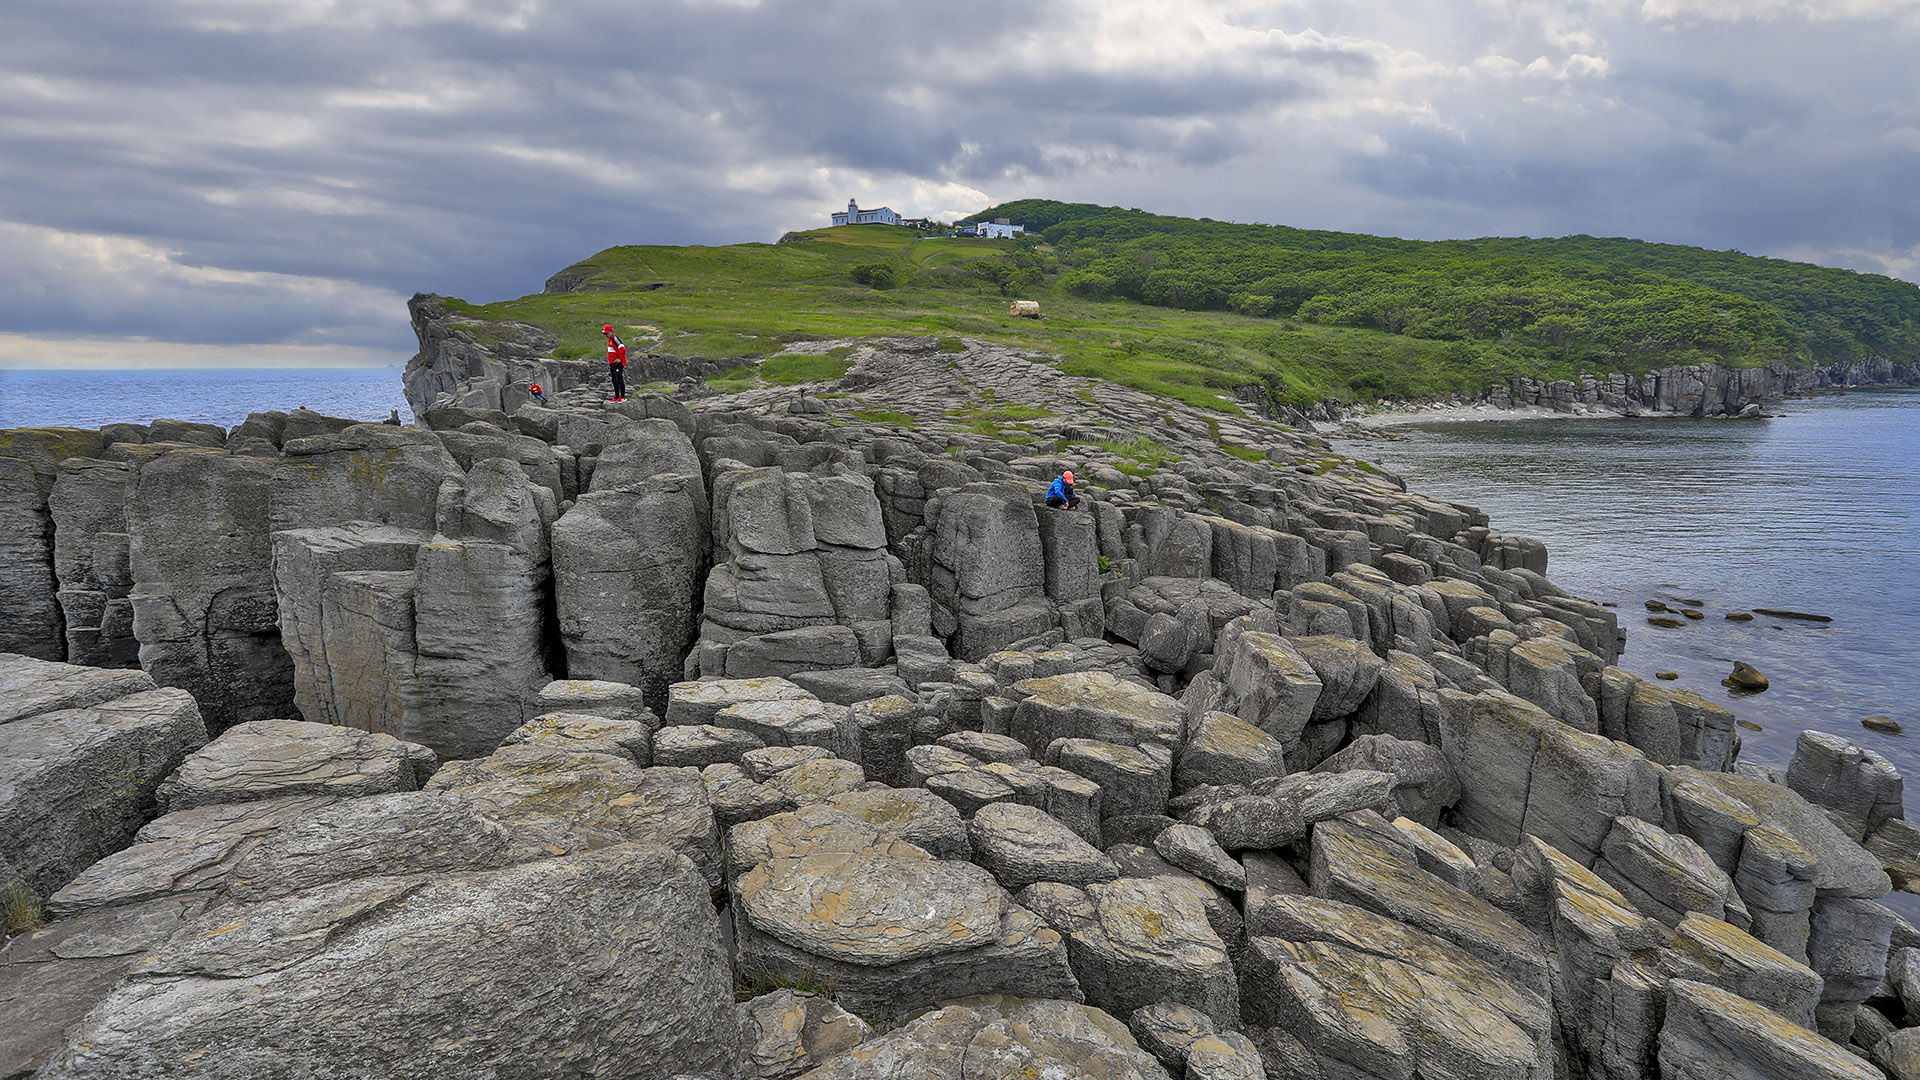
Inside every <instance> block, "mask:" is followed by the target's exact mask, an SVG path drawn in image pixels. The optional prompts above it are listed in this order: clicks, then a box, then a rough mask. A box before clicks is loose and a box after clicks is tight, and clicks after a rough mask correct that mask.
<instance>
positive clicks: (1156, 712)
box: [1008, 671, 1186, 753]
mask: <svg viewBox="0 0 1920 1080" xmlns="http://www.w3.org/2000/svg"><path fill="white" fill-rule="evenodd" d="M1013 689H1014V691H1015V693H1016V694H1017V695H1019V696H1020V704H1019V706H1018V707H1017V708H1016V709H1015V710H1014V714H1013V729H1012V730H1011V731H1010V732H1009V733H1008V734H1010V735H1012V736H1013V737H1014V738H1016V739H1018V740H1020V741H1021V742H1022V743H1024V744H1026V746H1027V748H1028V749H1029V750H1032V751H1034V752H1036V753H1038V752H1040V751H1043V750H1045V749H1046V748H1047V746H1048V745H1049V744H1051V743H1052V742H1053V741H1054V740H1055V739H1098V740H1100V741H1102V742H1110V743H1115V744H1117V745H1120V746H1138V745H1141V744H1142V743H1159V744H1160V745H1162V746H1165V747H1167V748H1168V749H1174V748H1177V747H1178V746H1179V745H1180V744H1181V742H1182V741H1183V738H1184V735H1185V731H1186V716H1185V713H1184V711H1183V710H1182V708H1181V705H1180V702H1179V701H1177V700H1175V699H1174V698H1171V697H1168V696H1167V695H1165V694H1161V693H1156V692H1155V691H1152V690H1149V689H1146V688H1145V687H1142V686H1140V685H1138V684H1136V683H1130V682H1125V681H1123V680H1121V679H1119V678H1116V677H1115V676H1114V675H1113V674H1112V673H1111V672H1108V671H1083V672H1074V673H1071V674H1067V675H1054V676H1050V677H1048V678H1042V679H1026V680H1022V681H1021V682H1019V683H1016V684H1015V685H1014V687H1013Z"/></svg>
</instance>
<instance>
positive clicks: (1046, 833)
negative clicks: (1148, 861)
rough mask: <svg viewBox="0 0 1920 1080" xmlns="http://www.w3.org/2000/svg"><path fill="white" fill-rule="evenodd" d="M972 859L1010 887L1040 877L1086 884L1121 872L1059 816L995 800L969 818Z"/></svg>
mask: <svg viewBox="0 0 1920 1080" xmlns="http://www.w3.org/2000/svg"><path fill="white" fill-rule="evenodd" d="M967 833H968V836H969V837H970V839H971V841H972V844H973V858H974V861H975V862H977V863H979V864H980V865H981V866H984V867H986V868H987V869H988V870H989V871H991V872H992V873H993V876H994V877H995V878H996V879H998V880H999V882H1000V884H1001V885H1002V886H1004V887H1005V888H1007V889H1008V890H1009V891H1017V890H1019V889H1023V888H1025V887H1027V886H1028V885H1031V884H1033V883H1034V882H1036V881H1058V882H1063V883H1065V884H1068V885H1077V886H1085V885H1089V884H1091V883H1093V882H1096V881H1112V880H1113V879H1114V878H1116V877H1118V876H1119V875H1120V872H1119V870H1118V869H1116V868H1115V867H1114V865H1113V860H1111V859H1109V858H1107V857H1106V856H1105V855H1103V854H1101V852H1100V850H1099V849H1098V848H1096V847H1094V846H1093V845H1092V844H1089V843H1087V842H1086V841H1085V840H1083V839H1081V838H1080V836H1079V835H1077V834H1076V833H1075V832H1074V831H1073V830H1072V829H1070V828H1068V827H1067V826H1066V825H1065V824H1063V823H1062V822H1060V821H1059V820H1058V819H1057V818H1055V817H1053V816H1052V815H1050V814H1048V813H1047V812H1046V811H1044V810H1040V809H1038V808H1036V807H1032V806H1022V805H1020V804H1018V803H994V804H993V805H991V806H985V807H982V808H981V809H980V811H979V812H978V813H976V814H974V816H973V820H972V821H970V822H968V824H967Z"/></svg>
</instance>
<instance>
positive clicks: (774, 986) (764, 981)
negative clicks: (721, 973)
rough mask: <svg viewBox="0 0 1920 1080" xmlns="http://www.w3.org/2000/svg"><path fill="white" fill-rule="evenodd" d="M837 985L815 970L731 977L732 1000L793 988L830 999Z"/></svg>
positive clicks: (749, 998)
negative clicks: (786, 973) (787, 973)
mask: <svg viewBox="0 0 1920 1080" xmlns="http://www.w3.org/2000/svg"><path fill="white" fill-rule="evenodd" d="M838 989H839V987H838V986H836V985H835V984H834V981H833V980H832V979H830V978H828V977H826V976H824V975H821V974H820V973H818V972H815V971H802V972H800V973H798V974H796V975H792V976H786V975H773V974H769V973H766V972H762V973H760V974H757V975H752V976H747V975H735V976H734V977H733V1000H735V1001H751V1000H753V999H754V998H757V997H760V996H761V995H763V994H771V993H773V992H774V991H775V990H794V991H797V992H799V993H803V994H816V995H818V996H820V997H823V998H827V999H829V1000H831V999H832V998H833V997H834V995H835V993H836V992H837V991H838Z"/></svg>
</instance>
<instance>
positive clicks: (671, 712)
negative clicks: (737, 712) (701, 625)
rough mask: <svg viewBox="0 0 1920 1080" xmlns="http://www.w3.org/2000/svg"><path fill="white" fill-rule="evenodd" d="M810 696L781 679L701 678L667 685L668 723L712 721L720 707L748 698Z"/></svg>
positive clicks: (741, 701)
mask: <svg viewBox="0 0 1920 1080" xmlns="http://www.w3.org/2000/svg"><path fill="white" fill-rule="evenodd" d="M812 698H813V695H812V694H810V693H808V692H807V691H805V690H802V689H801V688H800V687H798V686H796V685H794V684H793V683H790V682H788V681H787V680H785V679H781V678H772V677H770V678H762V679H702V680H700V681H698V682H678V683H674V684H673V685H672V686H670V687H668V688H667V711H666V715H665V722H666V724H667V725H668V726H673V725H678V724H711V723H713V718H714V717H715V716H716V715H718V714H719V712H720V710H722V709H724V708H726V707H728V706H729V705H741V704H745V703H747V702H750V701H806V700H810V699H812Z"/></svg>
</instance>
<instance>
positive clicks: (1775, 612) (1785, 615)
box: [1753, 607, 1833, 623]
mask: <svg viewBox="0 0 1920 1080" xmlns="http://www.w3.org/2000/svg"><path fill="white" fill-rule="evenodd" d="M1753 613H1754V614H1755V615H1770V616H1772V617H1773V618H1776V619H1799V620H1801V621H1802V622H1817V623H1830V622H1832V621H1833V616H1831V615H1809V614H1807V613H1806V612H1804V611H1789V610H1787V609H1786V608H1765V607H1757V608H1754V609H1753Z"/></svg>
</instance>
